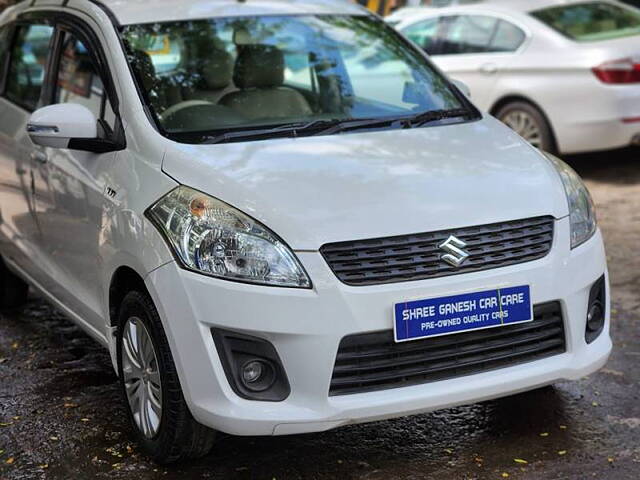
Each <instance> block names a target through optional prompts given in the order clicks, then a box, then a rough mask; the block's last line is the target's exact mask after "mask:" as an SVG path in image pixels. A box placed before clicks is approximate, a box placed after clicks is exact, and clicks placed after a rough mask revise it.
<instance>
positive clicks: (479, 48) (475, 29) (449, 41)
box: [441, 15, 498, 55]
mask: <svg viewBox="0 0 640 480" xmlns="http://www.w3.org/2000/svg"><path fill="white" fill-rule="evenodd" d="M447 20H448V28H447V32H446V34H445V38H444V42H443V46H442V52H441V53H442V54H446V55H455V54H464V53H485V52H489V51H491V48H490V44H491V39H492V38H493V33H494V31H495V29H496V26H497V23H498V19H496V18H494V17H487V16H483V15H460V16H458V17H449V18H448V19H447Z"/></svg>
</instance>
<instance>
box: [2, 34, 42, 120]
mask: <svg viewBox="0 0 640 480" xmlns="http://www.w3.org/2000/svg"><path fill="white" fill-rule="evenodd" d="M52 36H53V27H50V26H47V25H29V26H22V27H19V28H18V31H17V35H16V37H15V42H14V44H13V49H12V50H11V61H10V64H9V70H8V73H7V85H6V96H7V98H9V100H11V101H13V102H15V103H17V104H19V105H21V106H23V107H25V108H27V109H28V110H35V108H36V107H37V105H38V101H39V100H40V92H41V91H42V84H43V83H44V75H45V70H46V66H47V59H48V55H49V50H50V43H51V37H52Z"/></svg>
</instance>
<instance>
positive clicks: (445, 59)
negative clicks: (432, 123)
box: [388, 0, 640, 153]
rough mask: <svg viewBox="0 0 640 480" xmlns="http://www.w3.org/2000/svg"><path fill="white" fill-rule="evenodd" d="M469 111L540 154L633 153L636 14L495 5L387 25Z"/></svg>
mask: <svg viewBox="0 0 640 480" xmlns="http://www.w3.org/2000/svg"><path fill="white" fill-rule="evenodd" d="M388 21H389V22H390V23H392V24H393V25H394V26H395V27H396V28H397V29H398V30H400V31H401V32H403V33H404V34H405V35H406V36H408V37H409V38H410V39H411V40H413V41H414V42H415V43H417V44H418V45H419V46H421V47H422V48H423V49H424V50H426V51H427V53H428V54H429V55H431V56H432V58H433V61H434V62H435V63H436V64H437V65H438V66H439V67H440V68H442V69H443V70H444V71H445V72H447V73H448V74H449V75H450V76H451V77H453V78H455V79H459V80H462V81H464V82H466V83H467V84H468V85H469V86H470V87H471V91H472V95H473V99H474V102H475V103H476V105H478V106H479V107H481V108H482V109H484V110H486V111H488V112H490V113H492V114H494V115H495V116H497V117H498V118H499V119H500V120H502V121H503V122H505V123H506V124H507V125H509V126H510V127H512V128H513V129H514V130H515V131H517V132H518V133H519V134H520V135H522V136H523V137H524V138H525V139H526V140H528V141H529V142H530V143H532V144H533V145H535V146H537V147H539V148H542V149H544V150H547V151H555V152H561V153H578V152H585V151H595V150H606V149H613V148H618V147H626V146H629V145H631V144H635V145H638V144H640V10H638V9H636V8H633V7H630V6H628V5H625V4H623V3H621V2H617V1H613V0H597V1H585V0H536V1H527V0H493V1H490V2H477V3H475V4H470V5H458V6H452V7H446V8H438V9H435V8H406V9H402V10H399V11H398V12H396V13H395V14H393V15H392V16H390V17H388Z"/></svg>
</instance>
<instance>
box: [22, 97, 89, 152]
mask: <svg viewBox="0 0 640 480" xmlns="http://www.w3.org/2000/svg"><path fill="white" fill-rule="evenodd" d="M27 133H28V134H29V137H31V141H32V142H33V143H35V144H36V145H41V146H43V147H52V148H73V145H74V143H83V142H78V141H85V140H98V119H97V118H96V116H95V115H94V114H93V112H92V111H91V110H89V109H88V108H87V107H85V106H83V105H78V104H75V103H61V104H58V105H50V106H48V107H43V108H40V109H39V110H36V111H35V112H33V114H32V115H31V118H29V123H27Z"/></svg>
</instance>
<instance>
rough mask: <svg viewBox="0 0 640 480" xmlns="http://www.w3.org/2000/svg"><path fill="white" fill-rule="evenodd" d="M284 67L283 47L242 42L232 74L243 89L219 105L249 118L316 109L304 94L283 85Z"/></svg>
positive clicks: (292, 115)
mask: <svg viewBox="0 0 640 480" xmlns="http://www.w3.org/2000/svg"><path fill="white" fill-rule="evenodd" d="M284 68H285V66H284V54H283V52H282V50H280V49H278V48H276V47H273V46H271V45H243V46H242V49H241V50H240V54H239V55H238V59H237V60H236V65H235V69H234V73H233V81H234V83H235V85H236V87H237V88H239V89H240V90H239V91H236V92H232V93H229V94H227V95H225V96H224V97H223V98H222V99H221V100H220V105H225V106H227V107H229V108H232V109H233V110H235V111H236V112H238V113H239V114H241V115H242V116H243V117H245V118H246V119H248V120H259V119H263V118H269V119H279V118H291V119H295V118H298V117H305V116H309V115H311V114H312V113H313V111H312V109H311V107H310V106H309V103H308V102H307V100H306V99H305V98H304V97H303V96H302V94H300V93H299V92H297V91H296V90H294V89H292V88H288V87H284V86H283V83H284Z"/></svg>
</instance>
